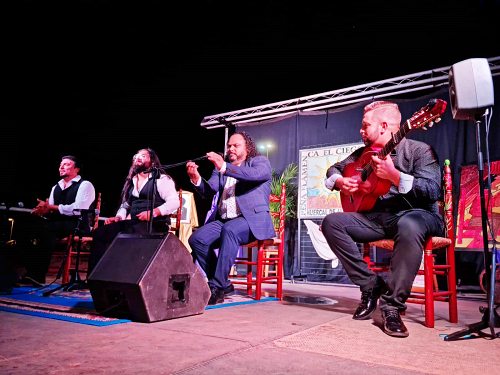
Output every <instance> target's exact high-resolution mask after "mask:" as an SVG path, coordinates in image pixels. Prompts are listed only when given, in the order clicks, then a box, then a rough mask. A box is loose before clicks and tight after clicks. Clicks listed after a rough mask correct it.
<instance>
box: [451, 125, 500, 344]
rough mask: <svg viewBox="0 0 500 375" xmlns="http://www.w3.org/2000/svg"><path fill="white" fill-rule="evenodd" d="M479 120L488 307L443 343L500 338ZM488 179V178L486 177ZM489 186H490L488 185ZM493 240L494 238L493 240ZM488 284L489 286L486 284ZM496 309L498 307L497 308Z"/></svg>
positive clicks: (481, 198) (494, 259)
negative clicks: (485, 335)
mask: <svg viewBox="0 0 500 375" xmlns="http://www.w3.org/2000/svg"><path fill="white" fill-rule="evenodd" d="M480 125H481V120H480V119H479V118H476V148H477V168H478V175H479V194H480V200H481V224H482V229H483V250H484V268H485V274H486V280H488V282H487V285H486V296H487V300H488V307H483V306H481V307H480V308H479V311H480V312H482V313H483V317H482V319H481V321H479V322H477V323H473V324H470V325H469V328H466V329H463V330H461V331H458V332H455V333H452V334H450V335H446V336H445V337H444V341H454V340H458V339H460V338H464V337H465V336H468V335H470V334H472V333H478V334H479V333H481V331H482V330H484V329H486V328H489V329H490V332H491V334H490V338H492V339H493V338H497V337H500V333H495V327H500V316H499V315H498V314H497V312H496V310H495V306H494V296H495V274H496V271H495V269H496V251H495V249H496V247H495V246H493V248H492V251H491V255H490V251H489V246H488V242H489V241H488V215H487V213H486V203H485V202H486V199H485V197H484V177H483V168H484V163H483V154H482V151H481V131H480ZM488 178H489V176H488ZM490 186H491V184H490ZM493 240H494V238H493ZM488 283H489V284H488ZM497 307H498V306H497Z"/></svg>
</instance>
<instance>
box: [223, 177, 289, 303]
mask: <svg viewBox="0 0 500 375" xmlns="http://www.w3.org/2000/svg"><path fill="white" fill-rule="evenodd" d="M270 204H271V208H272V207H273V206H275V205H277V206H278V209H277V210H272V209H271V217H272V219H273V225H274V229H275V231H276V237H274V238H268V239H265V240H257V241H254V242H251V243H249V244H246V245H243V246H242V248H243V250H244V251H246V257H245V256H244V257H238V258H236V261H235V265H236V266H238V265H244V266H245V269H246V275H245V274H244V275H241V274H237V275H230V279H231V282H232V283H233V284H243V285H246V286H247V294H248V295H249V296H252V295H254V293H253V287H254V286H255V295H254V298H255V299H256V300H260V299H261V296H262V284H275V285H276V297H277V298H278V299H280V300H281V299H282V298H283V257H284V248H285V212H286V189H285V184H282V185H281V193H280V195H279V196H278V195H274V194H271V196H270ZM253 249H257V254H256V259H255V260H254V257H253V255H254V253H253ZM269 267H273V268H274V272H269V271H267V272H266V268H269Z"/></svg>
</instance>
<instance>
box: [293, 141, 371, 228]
mask: <svg viewBox="0 0 500 375" xmlns="http://www.w3.org/2000/svg"><path fill="white" fill-rule="evenodd" d="M362 146H363V143H362V142H359V143H350V144H345V145H337V146H328V147H318V148H309V149H304V150H300V151H299V160H300V165H299V176H300V177H299V210H298V215H299V219H318V218H323V217H325V216H326V215H328V214H330V213H332V212H338V211H341V210H342V206H341V203H340V194H339V192H338V191H330V190H328V189H327V188H326V187H325V176H326V171H327V169H328V168H329V167H330V166H331V165H333V164H335V163H337V162H339V161H341V160H343V159H345V158H346V157H347V156H348V155H350V154H351V153H352V152H353V151H355V150H357V149H358V148H360V147H362Z"/></svg>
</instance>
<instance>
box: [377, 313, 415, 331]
mask: <svg viewBox="0 0 500 375" xmlns="http://www.w3.org/2000/svg"><path fill="white" fill-rule="evenodd" d="M382 319H383V320H384V328H383V330H384V332H385V333H387V334H388V335H389V336H393V337H408V335H409V333H408V329H407V328H406V327H405V324H404V323H403V321H402V320H401V316H399V311H398V310H384V311H382Z"/></svg>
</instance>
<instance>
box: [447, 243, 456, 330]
mask: <svg viewBox="0 0 500 375" xmlns="http://www.w3.org/2000/svg"><path fill="white" fill-rule="evenodd" d="M454 250H455V249H454V245H453V244H452V245H450V246H448V247H447V248H446V263H447V264H448V267H449V269H448V272H447V273H446V274H447V276H448V278H447V282H448V291H449V292H450V296H449V298H448V305H449V306H448V308H449V319H450V322H451V323H458V307H457V283H456V280H457V278H456V271H455V251H454Z"/></svg>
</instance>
